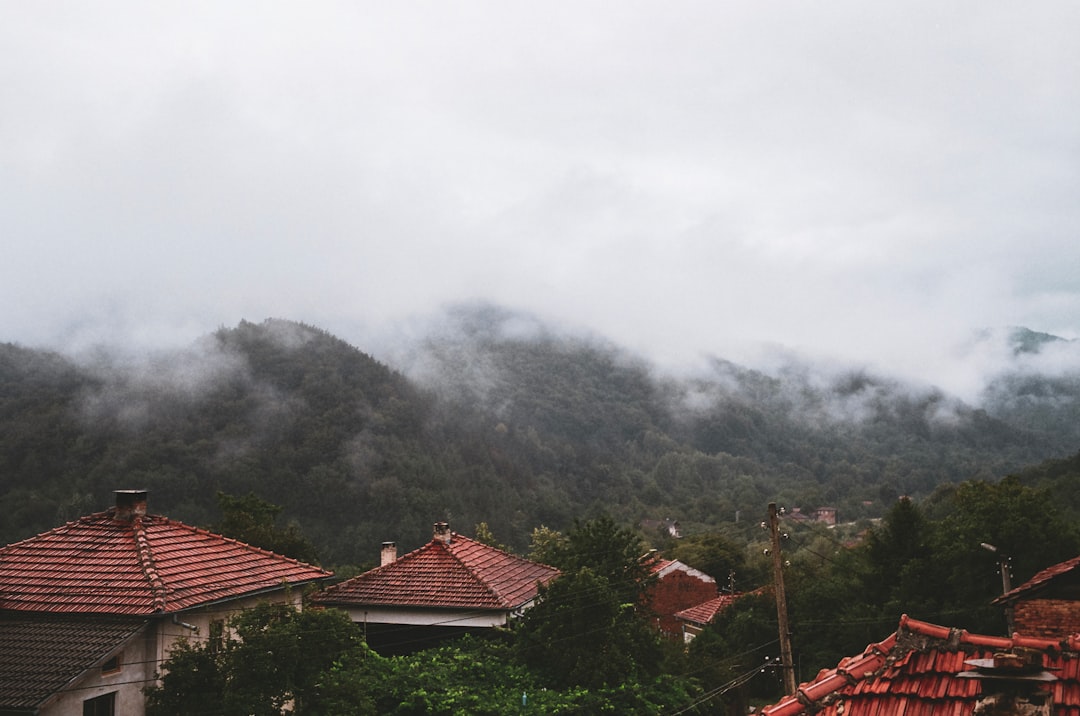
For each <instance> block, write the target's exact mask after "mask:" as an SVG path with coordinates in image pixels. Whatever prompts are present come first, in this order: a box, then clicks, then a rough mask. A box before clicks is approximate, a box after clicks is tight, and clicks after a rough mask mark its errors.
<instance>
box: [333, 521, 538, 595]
mask: <svg viewBox="0 0 1080 716" xmlns="http://www.w3.org/2000/svg"><path fill="white" fill-rule="evenodd" d="M558 573H559V571H558V570H557V569H555V568H554V567H549V566H547V565H546V564H539V563H537V562H532V561H530V560H527V559H524V558H523V557H518V556H516V555H512V554H510V553H508V552H503V551H502V550H499V549H496V548H494V547H491V546H488V545H486V544H483V543H482V542H477V541H475V540H472V539H469V538H468V537H464V536H462V535H459V534H457V533H456V532H454V533H451V536H450V541H449V542H448V543H446V542H443V541H442V540H440V539H433V540H432V541H431V542H428V543H427V544H426V545H424V546H423V547H421V548H420V549H418V550H415V551H413V552H410V553H408V554H406V555H404V556H403V557H401V558H399V559H397V560H395V561H393V562H391V563H389V564H387V565H384V566H382V567H377V568H375V569H373V570H370V571H368V572H364V573H363V574H361V575H358V576H356V577H353V578H352V579H349V580H346V581H344V582H342V583H340V584H336V585H334V586H332V587H329V588H327V589H326V590H325V591H324V592H323V593H322V594H320V595H318V596H316V597H315V599H314V601H315V602H317V603H321V604H335V605H342V606H362V605H369V606H376V605H381V606H413V607H435V608H465V609H484V610H488V609H490V610H513V609H517V608H518V607H520V606H522V605H523V604H525V603H527V602H528V601H530V600H531V599H533V598H534V597H535V596H536V592H537V585H538V584H542V583H546V582H548V581H549V580H551V579H553V578H554V577H555V576H556V575H558Z"/></svg>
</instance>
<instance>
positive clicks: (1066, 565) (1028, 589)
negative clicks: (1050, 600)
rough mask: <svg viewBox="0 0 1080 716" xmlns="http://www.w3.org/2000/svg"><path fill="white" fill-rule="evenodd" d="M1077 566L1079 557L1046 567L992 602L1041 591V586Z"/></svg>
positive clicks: (1010, 600)
mask: <svg viewBox="0 0 1080 716" xmlns="http://www.w3.org/2000/svg"><path fill="white" fill-rule="evenodd" d="M1077 567H1080V557H1073V558H1072V559H1070V560H1067V561H1065V562H1061V563H1059V564H1055V565H1052V566H1050V567H1047V568H1046V569H1044V570H1043V571H1041V572H1039V573H1038V574H1036V575H1035V576H1034V577H1032V578H1031V579H1029V580H1028V581H1026V582H1024V583H1023V584H1021V585H1020V586H1019V587H1016V588H1015V589H1013V590H1011V591H1009V592H1007V593H1006V594H1003V595H1001V596H1000V597H998V598H997V599H995V600H994V604H1001V603H1002V602H1014V601H1016V600H1017V599H1019V598H1020V597H1026V596H1030V594H1031V593H1032V592H1038V591H1041V590H1042V589H1043V588H1045V587H1047V586H1048V585H1049V583H1050V582H1052V581H1053V580H1055V579H1057V578H1058V577H1060V576H1062V575H1064V574H1068V573H1069V572H1072V571H1073V570H1074V569H1076V568H1077Z"/></svg>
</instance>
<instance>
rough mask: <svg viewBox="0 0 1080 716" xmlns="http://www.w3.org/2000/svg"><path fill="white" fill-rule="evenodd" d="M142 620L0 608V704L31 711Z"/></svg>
mask: <svg viewBox="0 0 1080 716" xmlns="http://www.w3.org/2000/svg"><path fill="white" fill-rule="evenodd" d="M146 623H147V622H146V620H145V619H131V618H124V617H109V616H101V615H93V616H66V615H42V614H28V613H25V612H23V613H17V612H0V710H4V709H6V710H11V711H24V710H25V711H28V712H30V713H32V712H33V711H34V710H35V709H37V708H38V707H39V706H41V705H42V704H43V703H44V702H45V701H46V700H48V698H49V697H50V696H52V695H53V694H55V693H56V692H57V691H60V690H61V689H63V688H64V687H65V686H68V685H69V684H70V683H71V682H72V681H73V680H74V679H76V678H77V677H78V676H79V675H80V674H82V673H83V672H84V671H86V670H87V669H91V668H93V667H95V666H97V665H98V664H99V663H100V662H101V661H102V660H103V659H105V657H107V656H108V655H109V654H110V653H111V652H113V651H115V650H116V649H117V647H119V646H121V645H122V644H124V643H125V642H126V641H127V640H128V639H129V638H131V637H132V636H133V635H134V634H136V633H137V632H138V631H139V630H140V629H142V628H143V626H144V625H145V624H146Z"/></svg>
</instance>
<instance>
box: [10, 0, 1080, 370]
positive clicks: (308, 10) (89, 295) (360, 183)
mask: <svg viewBox="0 0 1080 716" xmlns="http://www.w3.org/2000/svg"><path fill="white" fill-rule="evenodd" d="M1078 37H1080V3H1076V2H1075V1H1074V0H1060V1H1054V0H1046V1H1040V2H1037V3H1023V4H1021V3H1005V2H993V1H991V2H986V1H985V0H979V1H978V2H951V3H941V2H937V1H935V2H921V1H919V2H903V3H867V2H865V1H863V0H859V1H857V2H856V1H851V2H827V3H808V2H791V3H788V2H767V3H759V2H740V3H732V2H717V1H715V0H711V1H709V2H663V3H661V2H647V3H646V2H626V1H620V2H587V1H582V0H575V1H574V2H530V3H520V2H507V1H498V2H442V1H440V2H425V3H418V2H379V3H366V2H355V1H353V2H342V3H328V2H303V3H300V2H291V3H272V2H262V1H260V2H251V3H242V2H233V1H230V2H224V3H222V2H205V3H204V2H190V1H186V2H183V3H165V2H159V1H155V2H93V3H85V2H69V3H61V2H49V1H48V0H42V1H35V2H5V3H3V4H2V5H0V231H2V232H3V237H4V238H3V253H2V258H0V300H2V302H3V306H4V308H3V311H2V312H0V341H13V342H19V343H23V344H26V345H33V346H61V347H62V346H72V345H76V346H85V345H88V344H91V343H94V342H98V341H104V342H113V341H134V342H136V343H138V344H146V345H156V344H183V343H186V342H188V341H190V340H192V339H194V338H195V337H197V336H199V335H201V334H203V333H205V332H208V331H211V330H214V329H215V328H217V327H219V326H222V325H225V326H231V325H235V324H236V323H237V322H239V320H240V319H248V320H251V321H260V320H262V319H264V318H267V317H271V316H274V317H282V318H293V319H297V320H303V321H306V322H308V323H313V324H315V325H318V326H320V327H324V328H327V329H329V330H332V331H334V332H335V333H338V334H339V335H341V336H342V337H343V338H345V339H346V340H349V341H350V342H353V343H356V344H361V345H360V347H361V348H364V347H365V346H364V345H362V343H363V341H364V340H365V339H364V336H365V335H367V334H368V333H369V332H371V331H376V330H385V329H386V328H387V327H388V326H394V325H397V324H399V323H401V322H403V321H407V320H411V319H412V318H414V317H416V316H423V315H429V314H431V313H433V312H435V311H437V310H439V308H440V307H441V306H444V305H446V304H448V303H455V302H460V301H471V300H477V299H483V300H489V301H492V302H495V303H498V304H500V305H505V306H507V307H510V308H515V309H524V310H528V311H533V312H536V313H537V314H539V315H540V316H542V317H544V318H547V319H551V320H555V321H558V322H565V323H567V324H571V325H574V326H577V327H584V328H587V329H592V330H595V331H597V332H599V333H601V334H603V335H605V336H607V337H608V338H611V339H612V340H614V341H616V342H618V343H620V344H623V345H625V346H627V347H629V348H631V349H634V350H639V351H642V352H644V353H646V354H647V355H649V356H651V357H653V358H656V359H658V360H662V361H681V360H690V359H692V358H693V357H695V356H697V355H699V354H701V353H702V352H707V353H714V354H719V355H723V356H727V357H732V358H736V359H737V358H739V357H740V356H745V355H749V352H750V351H751V349H752V348H753V347H754V346H757V345H760V344H769V345H778V346H783V347H786V348H788V349H792V350H798V351H806V352H808V353H811V354H816V355H832V356H837V357H841V358H844V359H848V360H853V361H860V362H866V363H869V364H872V365H879V366H884V367H887V368H889V369H896V370H904V371H907V372H909V373H919V372H921V371H925V372H927V373H931V374H932V373H934V372H935V371H937V372H940V373H941V374H942V375H945V374H947V372H948V370H950V368H949V366H948V365H947V364H948V362H949V360H951V358H954V357H955V356H956V350H958V349H957V346H958V345H960V344H962V343H963V342H964V341H965V340H967V339H968V338H969V337H970V335H971V334H972V332H973V331H975V330H977V329H980V328H985V327H994V326H1004V325H1024V326H1028V327H1030V328H1033V329H1036V330H1041V331H1047V332H1051V333H1056V334H1058V335H1062V336H1065V337H1069V338H1074V337H1077V336H1078V335H1080V41H1077V38H1078ZM952 369H953V370H955V369H956V368H955V366H953V368H952Z"/></svg>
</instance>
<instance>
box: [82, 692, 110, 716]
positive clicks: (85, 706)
mask: <svg viewBox="0 0 1080 716" xmlns="http://www.w3.org/2000/svg"><path fill="white" fill-rule="evenodd" d="M82 713H83V716H116V692H115V691H113V692H110V693H108V694H102V695H101V696H97V697H95V698H92V699H87V700H86V701H83V702H82Z"/></svg>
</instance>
